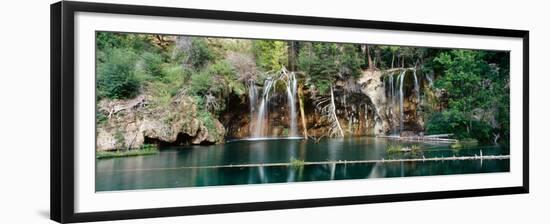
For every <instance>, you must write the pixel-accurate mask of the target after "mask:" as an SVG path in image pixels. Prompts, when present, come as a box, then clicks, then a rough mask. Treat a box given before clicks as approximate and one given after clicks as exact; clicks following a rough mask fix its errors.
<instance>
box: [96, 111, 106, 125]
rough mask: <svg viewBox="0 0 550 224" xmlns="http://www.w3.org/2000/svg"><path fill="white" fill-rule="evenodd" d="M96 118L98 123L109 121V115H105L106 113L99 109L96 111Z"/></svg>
mask: <svg viewBox="0 0 550 224" xmlns="http://www.w3.org/2000/svg"><path fill="white" fill-rule="evenodd" d="M95 120H96V123H98V124H104V123H106V122H107V120H108V119H107V116H105V114H103V113H101V112H99V111H96V113H95Z"/></svg>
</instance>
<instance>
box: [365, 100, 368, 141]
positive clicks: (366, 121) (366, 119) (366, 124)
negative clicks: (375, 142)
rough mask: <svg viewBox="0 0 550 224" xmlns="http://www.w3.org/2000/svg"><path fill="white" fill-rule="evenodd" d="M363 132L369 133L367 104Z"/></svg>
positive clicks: (366, 105)
mask: <svg viewBox="0 0 550 224" xmlns="http://www.w3.org/2000/svg"><path fill="white" fill-rule="evenodd" d="M365 133H366V134H368V133H369V105H368V104H365Z"/></svg>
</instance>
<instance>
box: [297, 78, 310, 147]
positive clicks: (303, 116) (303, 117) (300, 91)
mask: <svg viewBox="0 0 550 224" xmlns="http://www.w3.org/2000/svg"><path fill="white" fill-rule="evenodd" d="M303 88H304V86H303V85H299V86H298V104H300V117H301V120H302V131H303V135H304V139H307V137H308V134H307V123H306V113H305V112H304V90H303Z"/></svg>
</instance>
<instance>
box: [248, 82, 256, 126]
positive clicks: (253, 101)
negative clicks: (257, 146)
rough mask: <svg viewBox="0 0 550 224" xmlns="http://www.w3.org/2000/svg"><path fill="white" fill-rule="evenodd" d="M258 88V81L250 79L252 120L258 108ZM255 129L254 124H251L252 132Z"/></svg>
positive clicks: (249, 96)
mask: <svg viewBox="0 0 550 224" xmlns="http://www.w3.org/2000/svg"><path fill="white" fill-rule="evenodd" d="M257 95H258V88H257V87H256V81H255V80H254V79H250V80H248V102H249V105H250V121H253V120H254V114H255V112H256V111H255V108H256V101H257V99H258V96H257ZM253 132H254V130H253V129H252V126H250V133H251V135H252V133H253Z"/></svg>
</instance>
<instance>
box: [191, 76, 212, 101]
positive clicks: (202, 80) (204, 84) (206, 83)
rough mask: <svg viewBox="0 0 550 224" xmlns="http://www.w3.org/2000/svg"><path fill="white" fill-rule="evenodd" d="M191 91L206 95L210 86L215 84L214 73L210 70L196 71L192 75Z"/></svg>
mask: <svg viewBox="0 0 550 224" xmlns="http://www.w3.org/2000/svg"><path fill="white" fill-rule="evenodd" d="M190 84H191V85H190V89H191V92H192V93H193V94H195V95H205V94H207V93H208V92H209V91H210V88H211V87H212V86H213V85H214V80H213V79H212V74H211V73H209V72H205V71H201V72H195V73H193V74H192V75H191V83H190Z"/></svg>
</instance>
